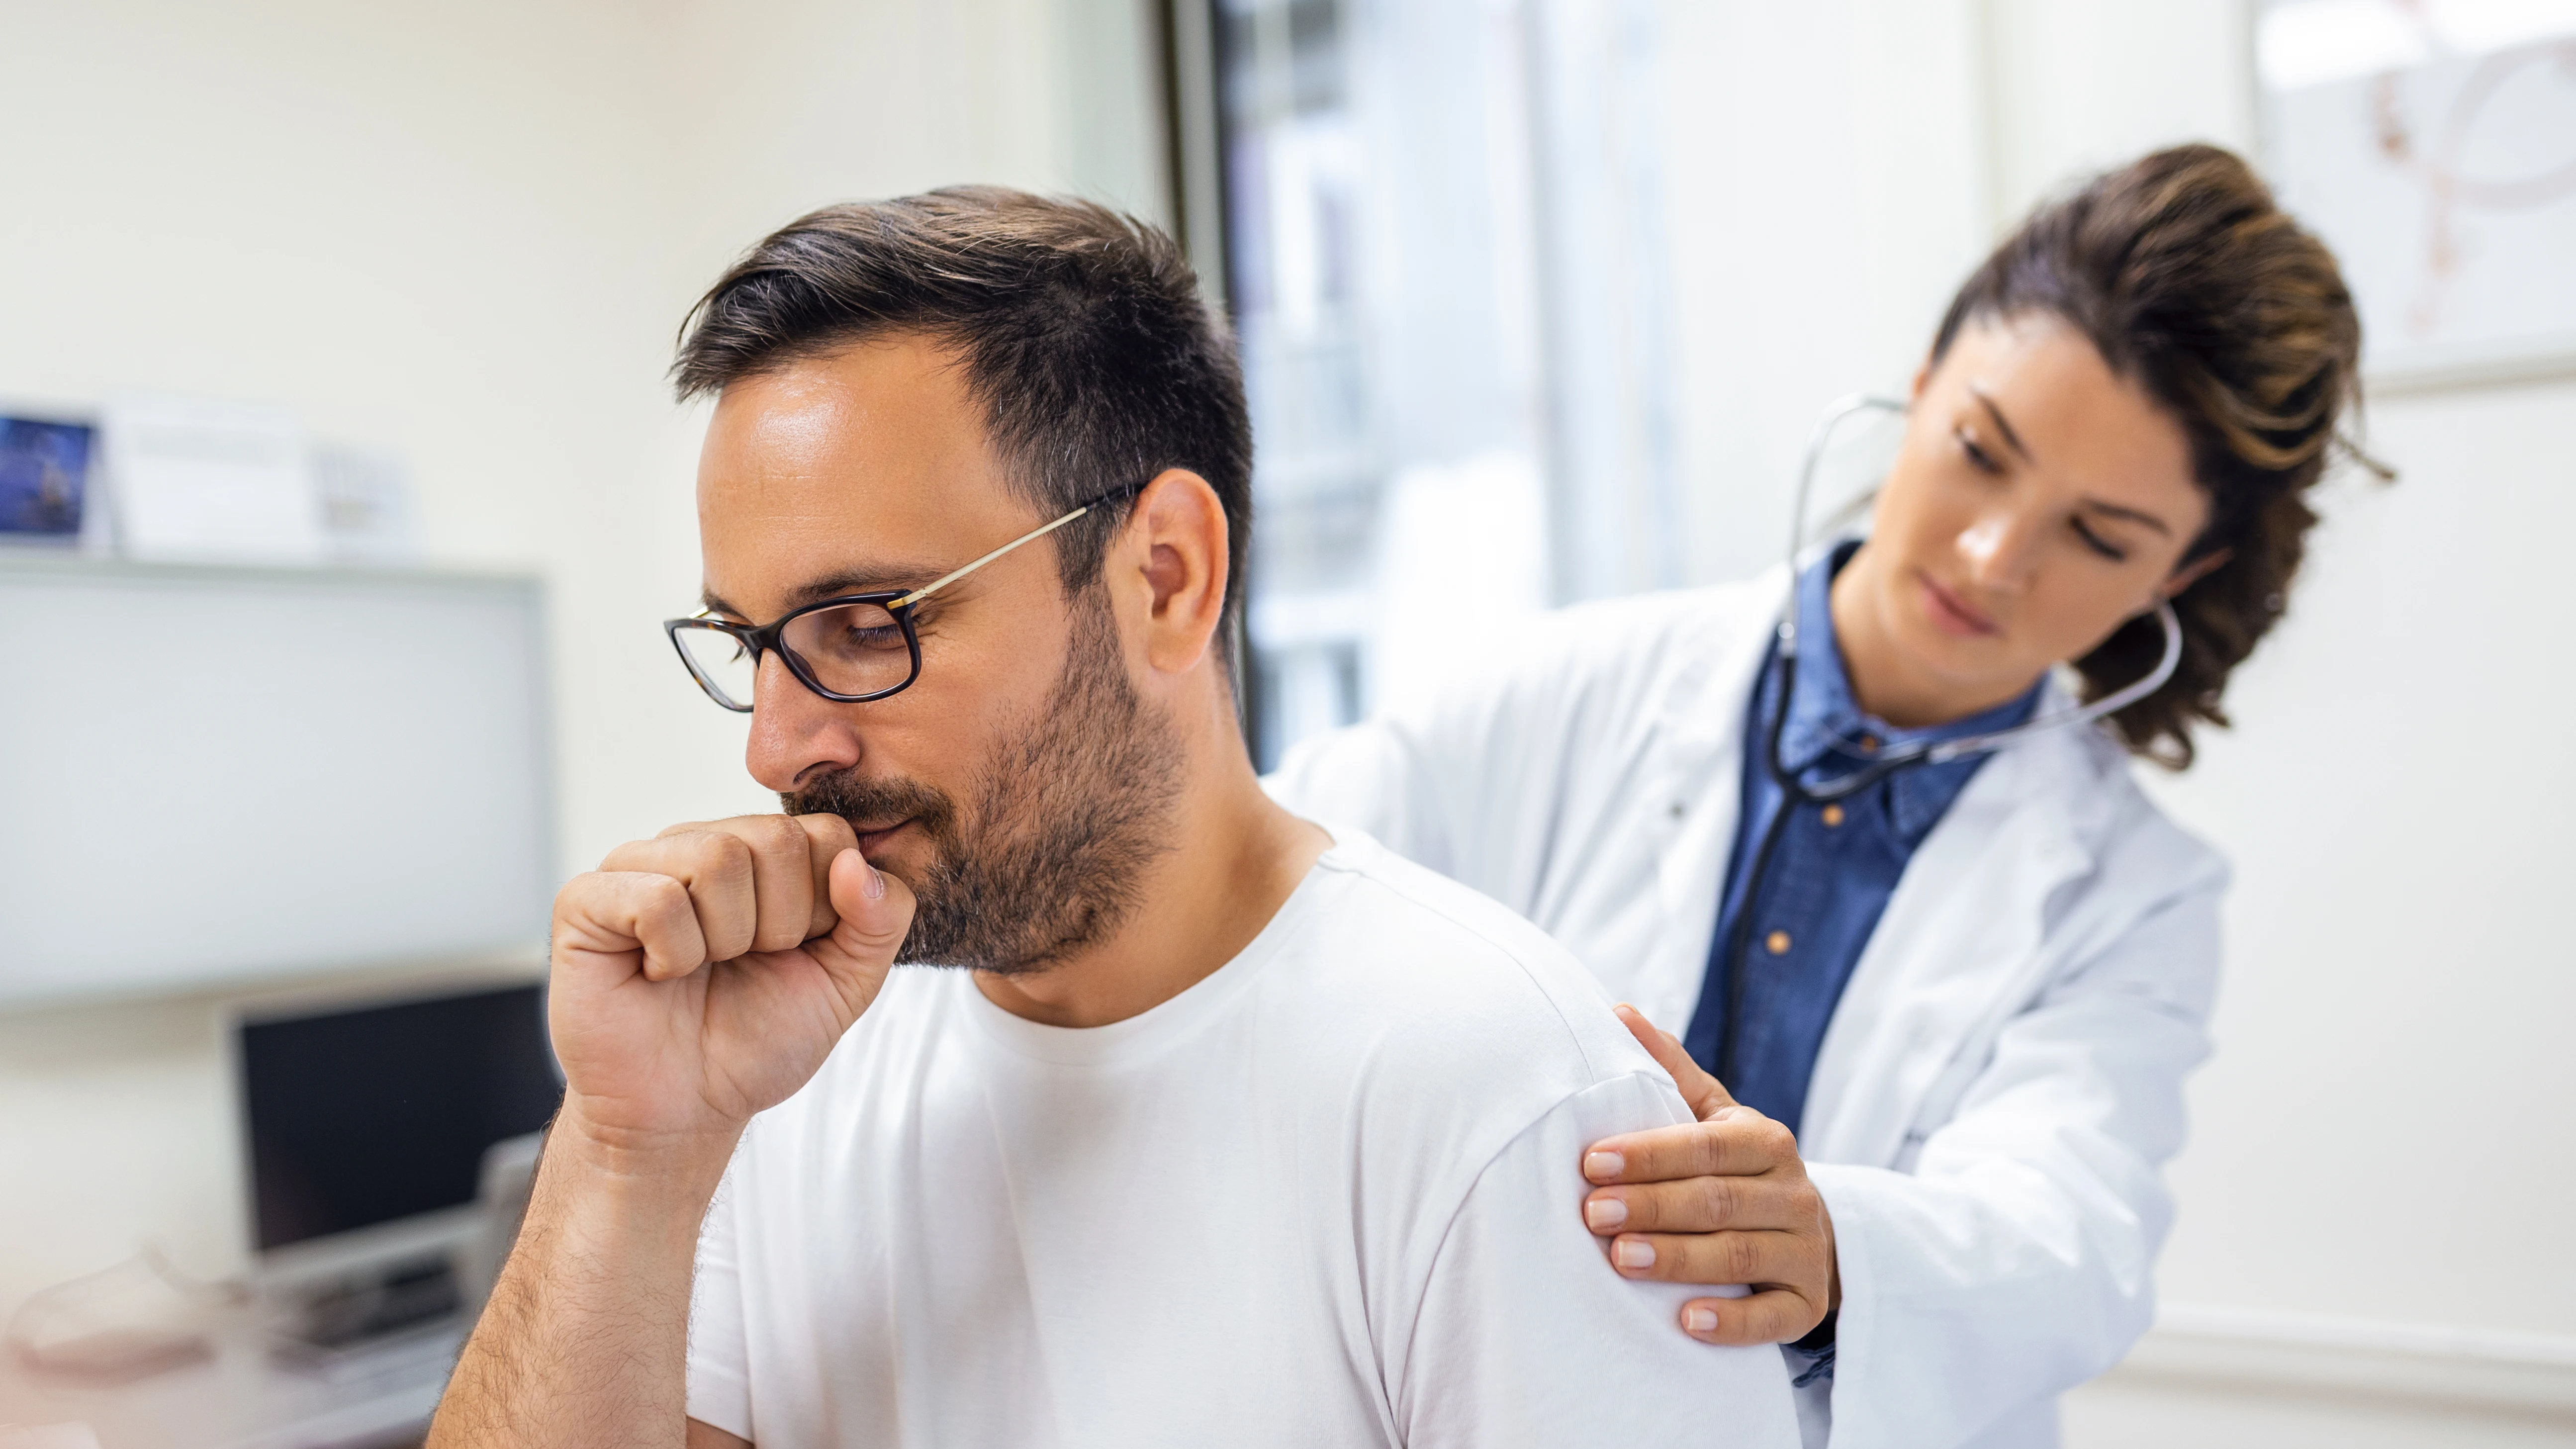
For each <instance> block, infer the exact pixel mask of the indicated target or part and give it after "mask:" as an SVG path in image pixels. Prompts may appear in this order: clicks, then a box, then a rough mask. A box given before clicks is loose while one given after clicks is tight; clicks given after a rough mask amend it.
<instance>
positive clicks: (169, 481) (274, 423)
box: [101, 398, 325, 562]
mask: <svg viewBox="0 0 2576 1449" xmlns="http://www.w3.org/2000/svg"><path fill="white" fill-rule="evenodd" d="M101 421H102V423H103V424H104V427H103V429H102V431H103V433H104V435H105V436H104V439H103V441H104V443H105V446H106V462H107V466H108V468H109V469H110V470H111V475H112V479H113V489H114V497H115V508H116V513H117V523H118V535H119V541H120V543H121V544H122V546H123V550H124V552H126V553H128V554H130V555H132V556H134V557H137V558H156V559H237V560H261V561H266V562H317V561H319V560H321V559H322V558H323V557H324V555H325V537H324V533H323V527H322V510H321V505H320V500H319V498H318V496H317V494H316V492H315V489H314V486H313V470H312V466H311V462H310V458H309V455H308V452H307V449H306V446H305V439H304V430H303V428H302V427H301V426H300V425H298V424H297V422H296V420H295V418H294V416H293V415H292V414H290V413H287V412H285V411H283V410H282V409H277V408H262V407H250V406H243V405H240V404H233V403H217V402H206V401H199V400H194V399H180V398H124V399H120V400H118V401H116V402H113V403H111V404H109V405H108V407H107V408H106V409H105V411H104V412H103V413H102V415H101Z"/></svg>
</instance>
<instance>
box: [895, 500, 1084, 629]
mask: <svg viewBox="0 0 2576 1449" xmlns="http://www.w3.org/2000/svg"><path fill="white" fill-rule="evenodd" d="M1097 506H1098V505H1097V504H1092V503H1086V504H1084V505H1082V506H1081V507H1080V508H1077V509H1075V510H1073V511H1072V512H1071V513H1068V514H1066V515H1065V516H1064V517H1062V518H1059V519H1057V520H1056V521H1055V522H1053V523H1049V524H1044V525H1041V526H1040V527H1037V528H1032V529H1030V530H1029V531H1028V532H1026V533H1024V534H1021V535H1020V536H1019V537H1017V538H1015V539H1012V540H1011V541H1010V542H1009V543H1006V544H1003V545H1002V546H1001V547H1000V548H997V549H995V550H993V551H992V552H991V553H988V554H986V555H984V556H983V557H982V558H979V559H977V560H975V561H974V562H973V563H970V564H968V565H966V566H965V567H963V568H955V569H950V570H949V571H948V572H946V573H944V574H941V575H940V576H939V577H937V578H935V579H932V580H931V581H930V582H929V583H926V584H923V585H922V586H921V587H920V588H917V589H915V590H913V591H912V592H911V593H908V594H906V595H904V596H903V597H902V598H900V599H897V600H895V601H894V602H893V603H891V604H889V605H887V606H886V607H888V608H890V609H908V608H910V607H912V606H913V605H915V604H918V603H920V602H921V601H922V600H924V599H926V598H929V597H930V596H931V595H932V594H934V593H937V592H938V591H939V590H941V589H944V588H946V587H948V586H949V585H950V584H953V583H955V582H957V581H958V580H959V579H962V578H964V577H966V576H967V575H968V574H971V573H973V572H975V570H977V569H980V568H982V567H983V566H984V565H986V564H988V563H991V562H992V561H993V560H995V559H997V558H1000V557H1001V556H1002V555H1004V554H1006V553H1009V552H1010V551H1011V550H1012V549H1015V548H1018V547H1019V546H1020V545H1021V544H1024V543H1034V542H1036V541H1037V540H1039V539H1041V538H1044V537H1046V536H1047V535H1048V534H1050V533H1053V532H1055V531H1056V530H1057V529H1059V528H1062V527H1064V526H1065V525H1066V524H1068V523H1071V522H1073V521H1074V520H1075V519H1077V518H1080V517H1081V516H1082V515H1084V514H1086V513H1089V512H1090V511H1091V510H1092V509H1093V508H1095V507H1097Z"/></svg>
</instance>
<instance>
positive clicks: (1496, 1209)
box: [1395, 1075, 1798, 1449]
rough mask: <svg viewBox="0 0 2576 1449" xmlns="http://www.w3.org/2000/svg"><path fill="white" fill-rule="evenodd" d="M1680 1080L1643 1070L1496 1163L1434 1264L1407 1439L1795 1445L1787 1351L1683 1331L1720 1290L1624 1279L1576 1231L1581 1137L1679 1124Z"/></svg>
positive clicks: (1404, 1395)
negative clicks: (1686, 1310) (1676, 1095)
mask: <svg viewBox="0 0 2576 1449" xmlns="http://www.w3.org/2000/svg"><path fill="white" fill-rule="evenodd" d="M1670 1092H1671V1089H1670V1087H1669V1086H1663V1087H1662V1088H1661V1089H1660V1090H1658V1084H1657V1083H1656V1082H1654V1081H1653V1080H1652V1079H1651V1078H1648V1077H1645V1076H1642V1075H1631V1076H1625V1077H1619V1078H1614V1079H1612V1080H1610V1081H1607V1082H1602V1083H1600V1084H1598V1085H1596V1086H1593V1087H1591V1088H1589V1089H1587V1090H1585V1091H1583V1092H1581V1093H1579V1094H1577V1095H1575V1096H1573V1097H1569V1098H1567V1099H1566V1100H1565V1101H1563V1102H1561V1103H1559V1104H1558V1105H1557V1107H1556V1108H1555V1109H1554V1110H1552V1111H1550V1112H1549V1113H1548V1114H1547V1115H1546V1116H1545V1117H1543V1118H1541V1119H1540V1120H1539V1121H1538V1122H1536V1123H1534V1124H1532V1125H1531V1127H1530V1128H1529V1129H1528V1130H1527V1131H1525V1132H1523V1133H1522V1134H1521V1135H1520V1136H1519V1137H1517V1138H1515V1139H1514V1140H1513V1141H1512V1143H1511V1145H1509V1146H1508V1147H1506V1148H1504V1149H1503V1151H1502V1152H1501V1153H1500V1154H1499V1155H1497V1156H1496V1157H1495V1158H1494V1160H1493V1161H1492V1162H1490V1163H1488V1164H1487V1165H1486V1167H1485V1170H1484V1172H1483V1173H1482V1174H1481V1175H1480V1176H1479V1177H1478V1178H1477V1181H1476V1185H1475V1186H1474V1188H1473V1189H1471V1190H1470V1191H1469V1193H1468V1195H1467V1198H1466V1201H1465V1202H1464V1203H1463V1204H1461V1205H1460V1207H1459V1209H1458V1213H1457V1216H1456V1218H1455V1219H1454V1220H1452V1222H1451V1223H1450V1226H1449V1230H1448V1233H1447V1234H1446V1236H1445V1237H1444V1238H1443V1240H1442V1242H1441V1246H1440V1249H1439V1251H1438V1253H1437V1255H1436V1256H1435V1258H1434V1260H1433V1263H1432V1269H1431V1274H1430V1278H1429V1282H1428V1285H1427V1287H1426V1289H1425V1291H1424V1294H1423V1298H1422V1307H1421V1311H1420V1313H1419V1314H1418V1315H1417V1317H1416V1319H1415V1323H1414V1329H1413V1334H1412V1339H1411V1344H1410V1347H1409V1350H1408V1352H1407V1354H1406V1356H1405V1363H1404V1365H1403V1368H1402V1372H1401V1373H1400V1374H1399V1375H1397V1376H1396V1380H1397V1382H1399V1383H1400V1384H1401V1388H1400V1389H1399V1390H1398V1392H1397V1394H1396V1402H1395V1410H1396V1415H1397V1419H1398V1422H1399V1424H1400V1425H1401V1427H1402V1430H1403V1438H1404V1442H1405V1444H1406V1445H1407V1446H1409V1449H1429V1446H1450V1445H1455V1446H1460V1449H1465V1446H1480V1449H1493V1446H1516V1445H1528V1446H1533V1449H1536V1446H1542V1445H1544V1446H1558V1445H1565V1444H1618V1445H1642V1444H1692V1445H1698V1446H1707V1449H1795V1446H1796V1445H1797V1443H1798V1428H1797V1418H1796V1411H1795V1409H1794V1407H1793V1405H1792V1403H1791V1400H1790V1395H1789V1381H1788V1374H1787V1370H1786V1368H1785V1366H1784V1365H1783V1363H1782V1362H1781V1358H1780V1352H1779V1350H1778V1349H1776V1348H1771V1347H1767V1346H1766V1347H1760V1348H1718V1347H1714V1346H1711V1345H1709V1344H1704V1343H1700V1342H1697V1341H1696V1340H1693V1339H1691V1338H1689V1337H1687V1336H1685V1335H1684V1334H1683V1333H1682V1331H1681V1326H1680V1315H1681V1306H1682V1304H1683V1303H1685V1302H1687V1301H1689V1300H1690V1299H1692V1298H1695V1297H1700V1296H1703V1295H1705V1294H1707V1293H1708V1292H1709V1290H1708V1289H1705V1288H1694V1287H1691V1286H1688V1285H1684V1284H1663V1283H1635V1282H1630V1281H1629V1280H1627V1279H1624V1278H1621V1277H1620V1276H1619V1275H1618V1274H1617V1273H1616V1272H1614V1271H1612V1269H1611V1267H1610V1264H1609V1261H1608V1259H1607V1257H1606V1256H1605V1254H1604V1252H1603V1249H1602V1247H1601V1243H1602V1240H1601V1239H1599V1238H1596V1237H1594V1236H1593V1235H1592V1234H1591V1232H1590V1231H1588V1230H1587V1229H1586V1228H1585V1227H1584V1226H1583V1219H1582V1203H1583V1196H1584V1193H1585V1192H1586V1191H1587V1190H1588V1187H1587V1184H1586V1183H1585V1182H1584V1180H1583V1175H1582V1171H1581V1162H1582V1152H1583V1149H1584V1148H1585V1147H1586V1146H1588V1145H1590V1144H1591V1143H1593V1142H1596V1141H1598V1140H1600V1139H1601V1138H1603V1137H1606V1136H1609V1135H1612V1134H1613V1133H1617V1132H1625V1131H1634V1130H1636V1129H1637V1128H1638V1127H1640V1126H1642V1125H1649V1124H1655V1123H1662V1122H1669V1121H1672V1120H1673V1119H1674V1115H1675V1113H1676V1112H1677V1110H1678V1108H1677V1107H1676V1106H1674V1105H1672V1103H1671V1097H1670Z"/></svg>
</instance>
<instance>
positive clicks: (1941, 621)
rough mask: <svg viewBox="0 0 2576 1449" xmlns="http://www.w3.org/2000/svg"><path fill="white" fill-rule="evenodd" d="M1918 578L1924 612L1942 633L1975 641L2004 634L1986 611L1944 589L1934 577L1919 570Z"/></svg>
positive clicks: (1916, 574) (1915, 575) (1916, 575)
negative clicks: (1921, 589)
mask: <svg viewBox="0 0 2576 1449" xmlns="http://www.w3.org/2000/svg"><path fill="white" fill-rule="evenodd" d="M1914 578H1915V581H1916V582H1917V583H1919V584H1921V585H1922V588H1923V612H1924V613H1926V614H1929V615H1930V616H1931V617H1932V623H1933V625H1934V626H1935V627H1937V628H1938V629H1940V631H1941V632H1942V633H1944V634H1954V635H1957V636H1959V637H1960V638H1963V639H1975V638H1987V637H1991V636H1993V635H1997V634H2001V633H2002V632H2003V631H2004V629H2003V626H2002V625H2001V624H1998V623H1996V622H1995V621H1994V620H1993V619H1992V618H1990V617H1988V616H1987V615H1986V613H1985V611H1983V610H1981V609H1979V608H1978V607H1977V606H1976V605H1974V604H1971V603H1969V602H1968V601H1967V600H1965V599H1963V598H1960V597H1959V596H1958V595H1957V594H1955V593H1953V592H1951V591H1950V590H1948V589H1945V588H1943V587H1942V586H1941V583H1940V581H1939V580H1937V579H1935V578H1933V577H1932V576H1931V575H1930V574H1928V573H1924V572H1923V571H1921V570H1920V569H1918V570H1916V571H1915V574H1914Z"/></svg>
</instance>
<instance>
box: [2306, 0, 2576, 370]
mask: <svg viewBox="0 0 2576 1449" xmlns="http://www.w3.org/2000/svg"><path fill="white" fill-rule="evenodd" d="M2257 58H2258V62H2259V70H2260V73H2261V77H2262V83H2263V90H2264V95H2263V101H2264V106H2263V114H2264V123H2265V146H2264V150H2265V153H2266V160H2267V162H2268V165H2269V169H2270V171H2271V173H2272V175H2273V178H2274V180H2275V181H2276V182H2277V183H2278V185H2279V188H2280V192H2281V197H2282V200H2283V202H2284V203H2285V204H2286V205H2288V206H2289V207H2290V209H2291V210H2292V211H2293V212H2294V213H2296V214H2297V215H2298V216H2299V217H2300V219H2301V220H2303V221H2305V222H2306V223H2307V224H2308V225H2309V226H2311V227H2313V228H2314V229H2315V230H2316V231H2317V232H2318V234H2319V235H2321V236H2323V237H2324V238H2325V240H2326V242H2327V244H2328V245H2330V246H2332V247H2333V248H2334V250H2335V253H2336V255H2337V256H2338V257H2339V258H2341V259H2342V262H2343V268H2344V275H2345V277H2346V279H2347V280H2348V281H2349V282H2350V283H2351V285H2352V288H2353V292H2354V294H2355V297H2356V299H2357V300H2358V303H2359V305H2360V309H2361V316H2362V326H2363V328H2364V338H2365V340H2364V352H2363V359H2362V361H2363V372H2364V375H2365V377H2366V378H2367V379H2369V380H2370V381H2371V382H2373V383H2378V384H2383V385H2386V384H2401V385H2402V384H2407V383H2426V384H2438V383H2443V382H2473V381H2479V380H2486V379H2505V378H2511V377H2516V376H2528V375H2536V374H2541V373H2549V372H2558V371H2576V0H2274V3H2271V4H2269V5H2266V6H2265V7H2264V9H2263V11H2262V13H2261V16H2260V18H2259V22H2258V30H2257Z"/></svg>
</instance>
